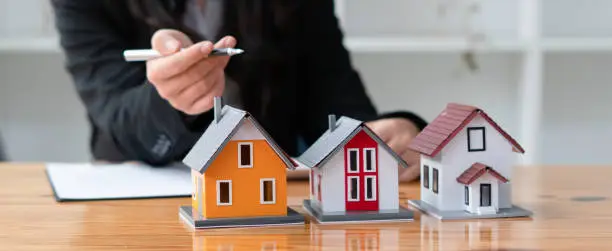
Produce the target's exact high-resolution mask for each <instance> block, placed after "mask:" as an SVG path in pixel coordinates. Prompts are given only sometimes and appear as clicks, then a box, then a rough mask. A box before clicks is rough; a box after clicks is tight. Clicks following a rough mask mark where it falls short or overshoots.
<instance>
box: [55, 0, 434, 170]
mask: <svg viewBox="0 0 612 251" xmlns="http://www.w3.org/2000/svg"><path fill="white" fill-rule="evenodd" d="M174 1H175V4H176V3H178V4H183V3H182V1H183V0H174ZM109 2H114V4H109ZM123 2H125V1H117V0H114V1H108V0H87V1H83V0H53V1H52V4H53V7H54V10H55V17H56V26H57V29H58V32H59V34H60V36H61V47H62V48H63V50H64V52H65V55H66V67H67V70H68V71H69V73H70V74H71V76H72V79H73V81H74V84H75V86H76V90H77V92H78V94H79V96H80V98H81V100H82V102H83V103H84V105H85V106H86V108H87V113H88V117H89V120H90V123H91V126H92V135H91V147H92V152H93V156H94V157H95V158H96V159H100V160H107V161H127V160H139V161H143V162H146V163H149V164H153V165H157V164H166V163H168V162H172V161H177V160H181V159H182V158H183V157H184V156H185V154H186V153H187V152H188V151H189V150H190V148H191V147H192V146H193V144H194V143H195V142H196V140H197V139H198V138H199V136H200V135H201V134H202V132H203V131H204V130H205V129H206V127H207V125H208V123H209V122H210V121H211V120H212V112H207V113H204V114H202V115H199V116H185V115H184V114H182V113H180V112H178V111H177V110H175V109H174V108H173V107H172V106H171V105H170V104H169V103H168V102H167V101H165V100H164V99H162V98H161V97H160V96H159V95H158V93H157V92H156V91H155V88H154V87H153V86H152V85H151V84H149V83H147V79H146V68H145V64H143V63H127V62H125V61H124V59H123V58H122V52H123V50H126V49H136V48H150V38H151V36H152V34H153V33H154V32H155V29H153V28H152V27H150V26H148V25H147V24H145V23H144V22H141V21H138V20H136V19H135V18H134V17H133V16H132V15H131V13H130V12H129V11H128V9H127V6H125V5H124V4H122V3H123ZM117 3H119V4H117ZM179 14H180V13H179ZM297 19H298V22H297V24H296V27H295V29H294V31H297V32H294V33H293V34H294V37H292V38H291V39H286V41H290V43H285V44H283V45H282V46H283V52H284V53H283V64H282V66H279V68H278V69H276V71H275V72H273V73H272V74H263V75H261V74H260V75H257V74H253V72H254V71H257V70H253V69H257V67H256V66H257V65H265V64H266V61H265V60H266V58H265V56H261V55H256V58H254V59H253V58H251V59H250V60H251V61H250V62H244V61H240V59H235V58H240V57H241V56H238V57H235V58H232V59H231V60H230V62H231V63H230V65H228V68H227V69H226V73H227V72H232V74H233V77H235V78H236V79H238V80H239V83H240V84H241V86H242V87H244V88H245V90H246V91H245V90H242V92H243V93H244V94H245V97H244V99H245V100H248V99H249V97H252V98H251V99H250V100H251V101H248V102H245V109H246V110H248V111H249V112H251V113H252V114H253V116H254V117H255V118H256V119H257V120H258V121H259V122H260V123H261V124H262V126H263V127H264V128H265V129H266V130H267V131H268V133H270V135H272V137H273V138H274V139H275V140H276V141H277V143H279V145H280V146H281V147H283V148H284V149H285V150H286V151H287V152H288V153H289V154H291V155H294V156H295V155H297V154H299V153H300V152H299V151H298V139H303V142H304V143H305V144H306V146H308V145H310V144H312V143H313V142H314V141H315V140H316V139H317V138H318V137H319V136H320V135H321V133H323V132H324V131H325V130H326V127H327V117H328V114H332V113H333V114H336V115H338V116H342V115H344V116H350V117H352V118H355V119H359V120H363V121H369V120H374V119H377V118H381V117H398V116H399V117H405V118H407V119H410V120H412V121H413V122H415V124H416V125H417V126H418V127H420V128H421V129H422V128H423V127H424V126H425V121H423V120H422V119H421V118H419V117H418V116H416V115H414V114H412V113H409V112H395V113H392V114H386V115H380V114H378V113H377V112H376V109H375V107H374V106H373V104H372V102H371V100H370V98H369V97H368V94H367V93H366V90H365V88H364V86H363V83H362V81H361V79H360V77H359V75H358V73H357V72H356V71H355V70H354V68H353V67H352V65H351V61H350V57H349V53H348V51H347V50H346V49H345V48H344V47H343V44H342V39H343V35H342V32H341V30H340V29H339V25H338V21H337V19H336V17H335V15H334V9H333V1H330V0H304V3H303V4H302V5H301V7H300V9H299V10H298V11H297ZM222 35H225V34H222ZM229 35H234V36H236V37H238V43H239V44H238V47H240V46H241V44H240V41H241V40H240V35H241V34H229ZM247 68H248V69H251V70H249V71H247V70H244V69H247ZM271 76H272V77H271ZM262 83H266V84H269V85H267V86H272V87H271V88H269V90H268V92H267V93H266V94H264V93H262V91H261V90H262V89H264V88H263V87H262ZM260 96H262V97H263V96H265V97H266V98H265V99H259V97H260Z"/></svg>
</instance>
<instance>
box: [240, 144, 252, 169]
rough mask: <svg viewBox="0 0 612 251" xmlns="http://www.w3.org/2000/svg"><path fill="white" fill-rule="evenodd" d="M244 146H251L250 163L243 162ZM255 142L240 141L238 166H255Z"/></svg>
mask: <svg viewBox="0 0 612 251" xmlns="http://www.w3.org/2000/svg"><path fill="white" fill-rule="evenodd" d="M242 146H249V150H251V151H250V155H251V156H250V157H251V158H250V160H251V163H250V165H243V164H242ZM253 161H254V160H253V142H240V143H238V168H253Z"/></svg>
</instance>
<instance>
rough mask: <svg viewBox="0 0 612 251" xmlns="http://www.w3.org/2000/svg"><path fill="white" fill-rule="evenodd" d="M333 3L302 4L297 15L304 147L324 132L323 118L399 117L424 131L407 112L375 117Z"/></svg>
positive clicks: (419, 121)
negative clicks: (303, 79)
mask: <svg viewBox="0 0 612 251" xmlns="http://www.w3.org/2000/svg"><path fill="white" fill-rule="evenodd" d="M333 2H334V1H328V0H310V1H305V3H304V4H303V6H302V8H301V11H300V21H299V23H300V29H301V31H302V33H301V34H302V36H301V40H300V41H301V43H300V44H301V46H300V51H301V52H302V53H301V56H300V63H301V64H302V66H301V69H302V70H303V73H302V75H304V76H305V79H306V81H305V82H303V83H302V84H301V85H302V86H301V87H300V88H302V90H304V92H305V93H307V97H308V98H307V100H308V102H305V103H304V105H303V107H300V109H301V113H302V114H306V120H305V121H304V122H303V123H302V124H305V125H307V126H306V127H304V129H303V131H304V136H305V140H306V143H309V144H310V143H312V142H313V141H314V140H316V139H317V138H318V137H319V136H320V134H321V133H322V132H323V131H324V130H326V128H327V116H328V115H329V114H336V115H337V116H349V117H352V118H355V119H358V120H362V121H371V120H376V119H379V118H390V117H400V118H406V119H409V120H411V121H412V122H414V123H415V124H416V125H417V127H419V128H421V129H422V127H424V124H423V123H424V120H422V119H421V118H420V117H419V116H418V115H416V114H414V113H412V112H407V111H396V112H392V113H387V114H383V115H380V114H378V113H377V111H376V108H375V107H374V105H373V103H372V101H371V99H370V97H369V96H368V93H367V91H366V89H365V87H364V84H363V82H362V80H361V77H360V76H359V74H358V72H357V71H356V70H355V69H354V68H353V66H352V63H351V58H350V54H349V52H348V50H347V49H346V48H345V47H344V45H343V33H342V31H341V29H340V25H339V22H338V20H337V18H336V16H335V13H334V5H333Z"/></svg>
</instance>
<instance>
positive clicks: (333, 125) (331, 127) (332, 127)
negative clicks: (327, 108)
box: [328, 114, 336, 132]
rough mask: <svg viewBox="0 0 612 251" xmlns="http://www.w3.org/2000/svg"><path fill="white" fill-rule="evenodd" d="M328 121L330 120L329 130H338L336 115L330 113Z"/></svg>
mask: <svg viewBox="0 0 612 251" xmlns="http://www.w3.org/2000/svg"><path fill="white" fill-rule="evenodd" d="M328 122H329V131H330V132H333V131H334V130H336V115H333V114H331V115H329V117H328Z"/></svg>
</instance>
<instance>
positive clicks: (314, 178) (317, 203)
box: [309, 167, 323, 209]
mask: <svg viewBox="0 0 612 251" xmlns="http://www.w3.org/2000/svg"><path fill="white" fill-rule="evenodd" d="M312 172H313V174H312V179H309V180H310V184H309V185H311V186H314V187H311V189H312V188H314V189H312V190H314V193H311V194H310V202H311V205H312V206H313V207H318V208H319V209H321V202H320V201H319V200H318V197H317V194H318V192H319V191H318V186H317V184H318V182H320V181H319V173H320V172H321V169H320V168H317V167H315V168H313V169H312ZM321 191H323V184H321Z"/></svg>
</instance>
